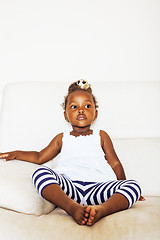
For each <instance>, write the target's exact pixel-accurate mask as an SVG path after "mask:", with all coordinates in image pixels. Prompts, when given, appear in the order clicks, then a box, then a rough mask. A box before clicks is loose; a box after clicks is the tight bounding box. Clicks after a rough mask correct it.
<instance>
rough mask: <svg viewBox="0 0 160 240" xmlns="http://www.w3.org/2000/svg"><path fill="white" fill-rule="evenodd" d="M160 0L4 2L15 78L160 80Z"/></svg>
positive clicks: (5, 75)
mask: <svg viewBox="0 0 160 240" xmlns="http://www.w3.org/2000/svg"><path fill="white" fill-rule="evenodd" d="M159 43H160V1H159V0H134V1H133V0H81V1H80V0H58V1H57V0H44V1H42V0H27V1H25V0H14V1H13V0H0V103H1V95H2V88H3V87H4V85H5V84H7V83H8V82H12V81H55V80H56V81H57V80H58V81H74V80H77V79H79V78H84V79H87V80H88V81H90V82H92V81H115V80H116V81H120V80H125V81H131V80H132V81H138V80H140V81H145V80H151V81H152V80H153V81H160V71H159V69H160V44H159Z"/></svg>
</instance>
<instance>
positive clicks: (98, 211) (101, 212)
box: [86, 205, 106, 226]
mask: <svg viewBox="0 0 160 240" xmlns="http://www.w3.org/2000/svg"><path fill="white" fill-rule="evenodd" d="M86 213H88V214H89V216H88V220H87V222H86V224H87V225H88V226H91V225H93V224H94V223H95V222H97V221H98V220H99V219H101V218H103V217H104V216H106V214H105V207H104V206H102V205H95V206H88V207H87V208H86Z"/></svg>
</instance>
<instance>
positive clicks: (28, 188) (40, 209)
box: [0, 160, 55, 215]
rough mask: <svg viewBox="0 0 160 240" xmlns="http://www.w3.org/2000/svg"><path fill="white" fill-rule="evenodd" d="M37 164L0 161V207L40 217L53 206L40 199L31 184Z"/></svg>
mask: <svg viewBox="0 0 160 240" xmlns="http://www.w3.org/2000/svg"><path fill="white" fill-rule="evenodd" d="M38 167H39V165H37V164H33V163H29V162H23V161H19V160H12V161H8V162H4V161H3V160H0V206H1V207H4V208H7V209H11V210H14V211H18V212H22V213H27V214H35V215H42V214H46V213H49V212H51V211H52V210H53V209H54V208H55V206H54V205H53V204H51V203H50V202H48V201H47V200H45V199H44V198H42V197H41V196H40V195H39V194H38V192H37V191H36V190H35V188H34V186H33V184H32V179H31V177H32V174H33V172H34V171H35V170H36V169H37V168H38Z"/></svg>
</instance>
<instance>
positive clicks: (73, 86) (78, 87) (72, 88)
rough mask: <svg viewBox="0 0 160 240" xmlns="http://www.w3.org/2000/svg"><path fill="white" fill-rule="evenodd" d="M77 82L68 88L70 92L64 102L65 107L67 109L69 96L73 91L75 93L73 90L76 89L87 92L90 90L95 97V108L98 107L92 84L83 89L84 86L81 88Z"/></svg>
mask: <svg viewBox="0 0 160 240" xmlns="http://www.w3.org/2000/svg"><path fill="white" fill-rule="evenodd" d="M77 82H78V81H77ZM77 82H74V83H72V84H71V85H70V86H69V88H68V94H67V96H65V97H64V102H63V103H62V107H63V109H64V110H66V106H67V100H68V96H69V95H70V94H71V93H73V92H75V91H78V90H80V91H85V92H89V93H90V94H91V95H92V97H93V101H94V104H95V108H96V109H97V108H98V105H97V100H96V97H95V96H94V95H93V93H92V88H91V86H90V85H89V87H88V88H87V89H83V88H81V87H80V86H79V85H78V84H77ZM84 82H85V80H84Z"/></svg>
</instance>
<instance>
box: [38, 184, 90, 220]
mask: <svg viewBox="0 0 160 240" xmlns="http://www.w3.org/2000/svg"><path fill="white" fill-rule="evenodd" d="M42 196H43V197H44V198H45V199H46V200H48V201H49V202H51V203H53V204H55V205H56V206H58V207H60V208H62V209H63V210H65V211H66V212H67V213H68V214H69V215H71V216H72V217H73V218H74V219H75V221H76V222H77V223H78V224H80V225H83V224H85V223H86V222H87V217H88V216H89V214H88V213H87V212H86V208H87V207H84V206H82V205H80V204H78V203H77V202H75V201H74V200H73V199H71V198H70V197H68V196H67V195H66V194H65V193H64V192H63V190H62V189H61V188H60V186H59V185H58V184H51V185H49V186H47V187H45V188H44V189H43V191H42Z"/></svg>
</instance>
